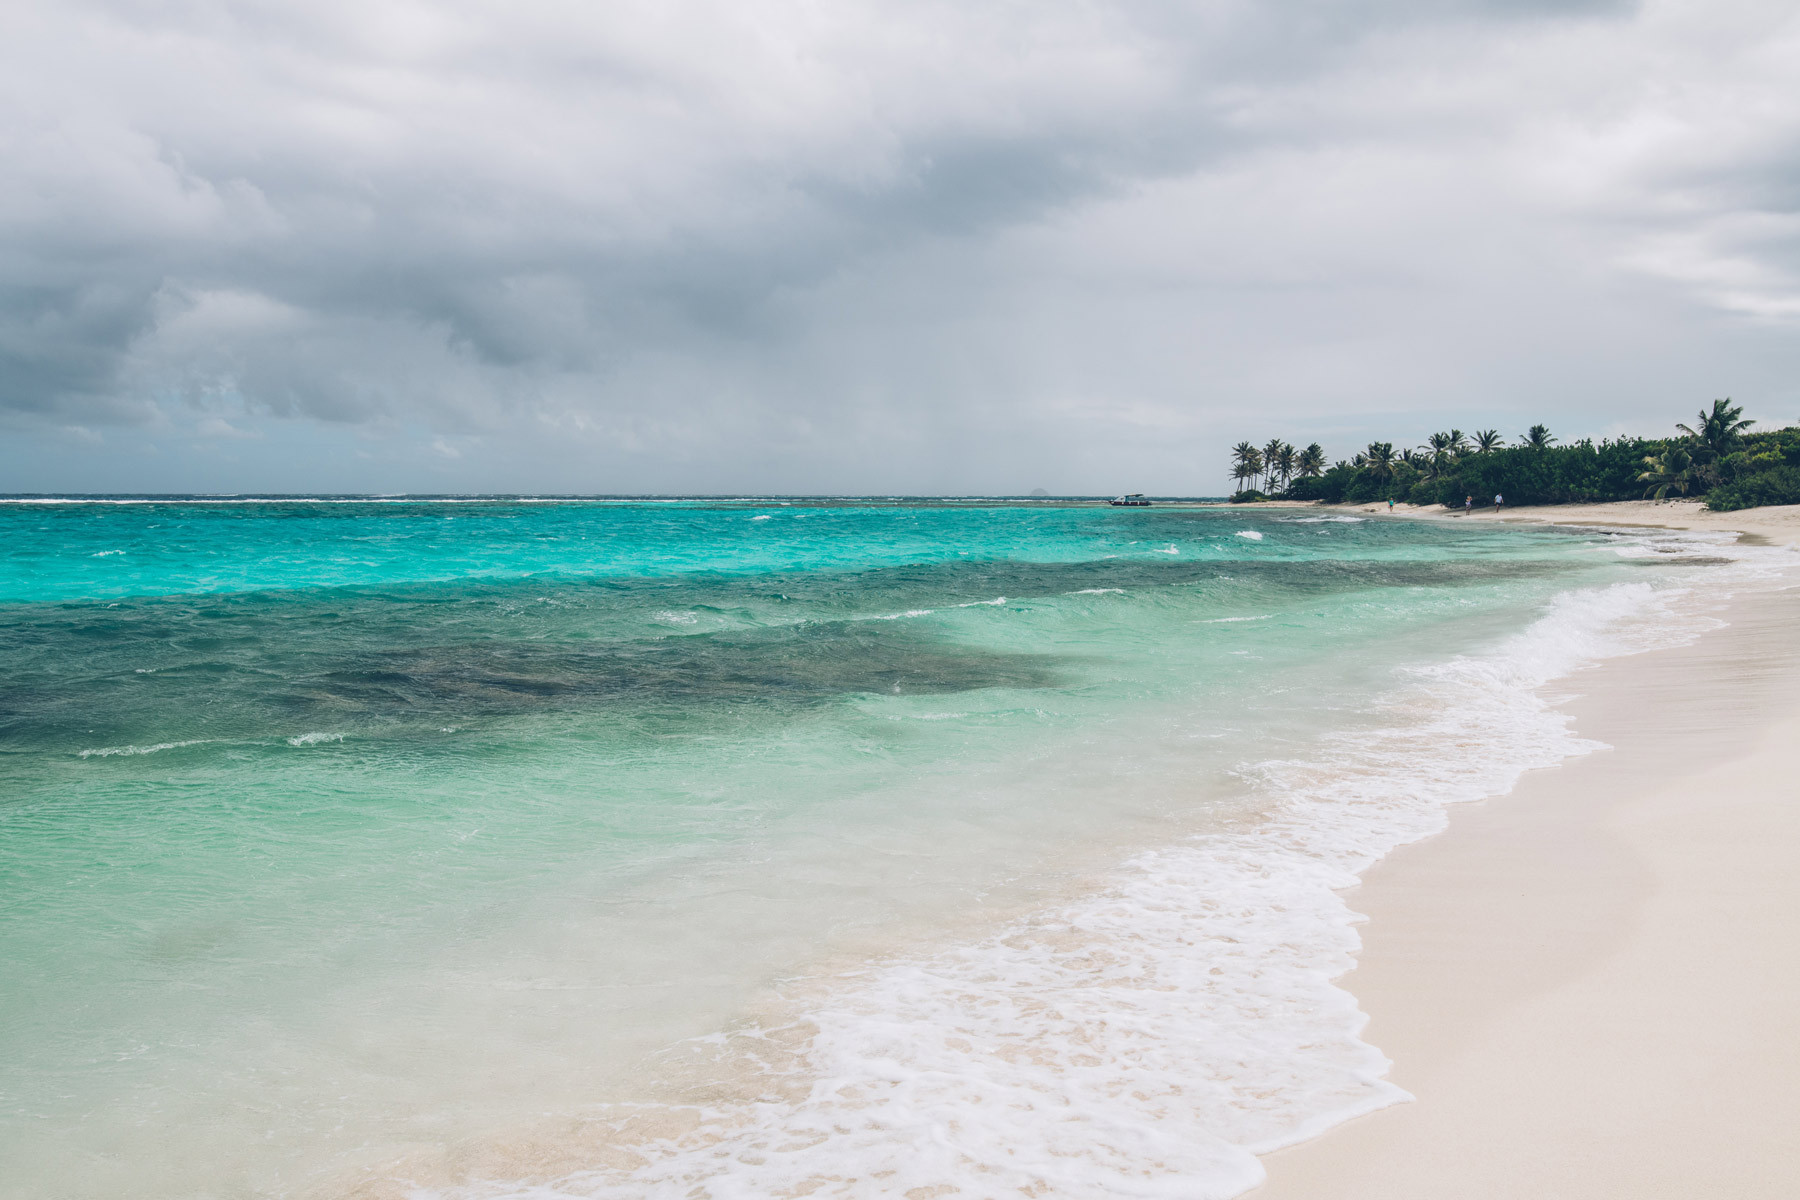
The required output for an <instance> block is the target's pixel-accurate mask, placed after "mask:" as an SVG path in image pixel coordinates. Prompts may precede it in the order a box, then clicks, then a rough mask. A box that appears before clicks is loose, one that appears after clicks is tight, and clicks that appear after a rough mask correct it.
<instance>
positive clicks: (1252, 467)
mask: <svg viewBox="0 0 1800 1200" xmlns="http://www.w3.org/2000/svg"><path fill="white" fill-rule="evenodd" d="M1262 469H1263V460H1262V451H1260V450H1258V449H1257V448H1256V447H1255V446H1252V445H1251V444H1250V443H1249V442H1239V443H1238V444H1237V445H1235V446H1233V447H1232V448H1231V477H1232V478H1233V479H1235V480H1237V482H1238V491H1240V492H1241V491H1243V490H1244V481H1245V480H1246V479H1254V478H1256V477H1257V476H1258V475H1261V474H1262Z"/></svg>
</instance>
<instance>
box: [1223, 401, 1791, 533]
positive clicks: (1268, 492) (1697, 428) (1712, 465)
mask: <svg viewBox="0 0 1800 1200" xmlns="http://www.w3.org/2000/svg"><path fill="white" fill-rule="evenodd" d="M1743 413H1744V410H1743V407H1742V406H1741V405H1734V404H1732V403H1731V401H1730V400H1729V399H1725V400H1715V401H1713V404H1712V408H1711V410H1710V411H1709V410H1706V409H1702V410H1701V411H1700V414H1699V417H1698V419H1697V421H1696V422H1695V424H1694V425H1692V426H1689V425H1685V424H1677V425H1676V426H1675V428H1676V430H1677V431H1678V433H1677V434H1676V435H1675V436H1673V437H1666V438H1616V439H1606V440H1602V441H1600V442H1598V443H1596V442H1594V441H1593V440H1592V439H1591V438H1583V439H1581V440H1580V441H1577V442H1574V443H1572V444H1570V445H1566V446H1559V445H1557V444H1556V441H1557V439H1556V438H1555V437H1554V436H1552V435H1551V433H1550V430H1549V429H1548V428H1547V427H1546V426H1543V425H1533V426H1532V427H1531V428H1530V429H1528V430H1526V431H1525V433H1523V434H1521V435H1520V436H1519V438H1518V441H1517V442H1516V443H1515V444H1513V445H1510V446H1509V445H1507V444H1506V440H1505V439H1504V438H1503V437H1501V435H1500V433H1499V432H1498V431H1497V430H1493V429H1484V430H1480V431H1479V432H1477V433H1475V434H1473V435H1470V434H1465V433H1464V432H1463V431H1462V430H1460V429H1451V430H1448V431H1446V432H1442V433H1434V434H1432V435H1431V436H1430V437H1429V438H1427V439H1426V441H1425V442H1424V444H1423V445H1420V446H1419V447H1417V448H1416V449H1406V450H1399V451H1396V450H1395V449H1394V444H1393V443H1392V442H1370V443H1369V444H1368V446H1367V447H1366V448H1365V449H1364V450H1363V451H1362V452H1360V453H1358V454H1357V455H1355V456H1354V457H1352V458H1350V459H1349V460H1348V461H1345V460H1339V461H1338V462H1336V463H1334V464H1332V465H1331V466H1330V467H1327V466H1326V465H1325V453H1324V450H1323V449H1322V448H1321V447H1320V446H1319V444H1318V443H1317V442H1314V443H1312V444H1311V445H1309V446H1307V447H1306V448H1305V449H1304V450H1300V449H1296V448H1295V447H1294V446H1293V445H1291V444H1290V443H1288V442H1285V441H1283V440H1281V439H1280V438H1274V439H1272V440H1271V441H1269V442H1268V443H1267V444H1266V445H1264V446H1261V447H1257V446H1255V445H1252V444H1251V443H1249V442H1239V443H1238V444H1237V445H1236V446H1233V447H1232V449H1231V477H1232V480H1233V481H1234V482H1235V483H1236V485H1237V487H1236V490H1235V491H1234V492H1233V493H1232V496H1231V501H1232V503H1234V504H1244V503H1254V502H1256V501H1259V500H1312V501H1320V502H1323V503H1326V504H1365V503H1368V502H1369V501H1383V500H1392V501H1394V502H1396V503H1407V504H1417V505H1443V506H1444V507H1446V508H1461V507H1463V505H1464V503H1465V502H1466V501H1467V500H1468V499H1470V498H1473V500H1474V501H1475V503H1476V504H1478V505H1479V504H1482V503H1492V501H1493V498H1494V497H1495V496H1505V497H1506V502H1507V503H1508V504H1584V503H1587V504H1591V503H1597V502H1601V501H1607V500H1638V499H1657V500H1662V499H1667V498H1669V497H1671V496H1688V497H1697V498H1698V497H1703V498H1704V499H1705V500H1706V505H1707V507H1708V508H1710V509H1712V510H1713V511H1715V512H1729V511H1732V510H1735V509H1740V508H1759V507H1762V506H1764V505H1770V504H1800V427H1795V426H1789V427H1787V428H1784V429H1778V430H1768V431H1764V432H1760V433H1753V432H1750V426H1751V425H1753V424H1755V422H1754V421H1747V420H1745V419H1744V416H1743Z"/></svg>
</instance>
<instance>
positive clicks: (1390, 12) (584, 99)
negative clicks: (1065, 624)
mask: <svg viewBox="0 0 1800 1200" xmlns="http://www.w3.org/2000/svg"><path fill="white" fill-rule="evenodd" d="M7 22H8V30H7V32H8V36H7V37H6V38H5V39H4V42H3V45H0V63H3V64H4V66H5V70H4V72H3V73H0V105H3V111H0V122H3V125H0V135H3V141H0V156H3V161H4V163H5V166H6V172H7V177H8V181H9V186H8V187H7V188H6V189H5V190H4V194H3V195H0V263H3V264H4V272H3V274H0V289H3V291H0V422H4V425H5V428H6V429H7V451H6V454H5V457H4V458H0V468H4V469H5V470H6V471H7V472H8V473H9V474H10V475H12V476H13V483H12V484H11V485H7V484H0V490H26V489H32V488H46V489H61V488H70V489H73V488H102V487H108V486H113V485H116V486H119V487H132V486H165V487H194V488H203V487H231V488H241V487H252V486H268V487H293V488H307V487H324V486H339V487H345V488H356V489H361V488H380V487H384V486H404V487H410V488H424V487H443V488H452V487H454V488H457V489H459V490H460V489H463V488H504V489H515V488H516V489H552V488H554V489H570V490H590V489H598V490H692V489H700V490H708V491H712V490H729V489H732V488H739V487H746V488H747V487H756V488H780V489H784V490H861V489H862V488H865V487H867V488H881V489H884V490H887V489H899V490H917V491H925V490H986V489H1001V490H1004V489H1009V488H1019V489H1024V488H1029V487H1032V486H1048V487H1051V488H1052V489H1054V490H1059V491H1060V490H1089V489H1095V488H1105V487H1109V486H1113V485H1114V481H1115V480H1116V481H1118V483H1119V484H1121V485H1122V484H1125V483H1132V484H1136V485H1139V486H1145V487H1152V488H1160V489H1166V490H1174V491H1194V490H1201V491H1204V490H1212V489H1215V488H1216V486H1217V482H1218V481H1217V479H1215V478H1214V476H1217V474H1218V470H1217V467H1216V464H1213V463H1212V459H1216V458H1217V457H1218V455H1217V445H1218V443H1219V442H1220V441H1224V440H1235V439H1236V438H1238V437H1244V436H1268V435H1269V434H1272V433H1276V432H1282V433H1285V434H1286V435H1287V436H1288V437H1289V438H1290V439H1294V440H1297V439H1299V438H1301V437H1305V438H1306V439H1307V440H1312V439H1313V438H1315V437H1316V438H1319V439H1321V440H1324V441H1326V442H1327V444H1328V446H1330V447H1332V448H1334V449H1340V450H1347V449H1348V448H1349V446H1350V445H1351V444H1353V443H1354V442H1355V441H1356V440H1358V439H1361V438H1364V437H1366V436H1369V435H1373V434H1375V433H1381V434H1382V435H1384V436H1388V437H1400V438H1404V437H1407V436H1413V435H1420V434H1422V433H1424V432H1426V428H1425V426H1427V425H1434V424H1441V423H1448V422H1449V421H1451V420H1456V421H1458V422H1459V423H1461V424H1463V425H1464V427H1471V426H1473V425H1475V424H1495V423H1498V424H1501V425H1502V426H1503V427H1510V424H1511V423H1516V422H1525V421H1529V420H1537V419H1550V420H1552V421H1553V422H1554V423H1557V424H1558V425H1559V426H1561V427H1564V428H1569V429H1570V430H1571V432H1589V433H1606V432H1612V431H1617V430H1623V429H1632V430H1639V429H1652V428H1662V427H1663V426H1665V425H1666V424H1667V423H1668V422H1669V421H1672V420H1674V419H1676V418H1677V417H1679V416H1681V415H1684V414H1686V413H1687V412H1688V410H1689V409H1691V408H1693V407H1696V406H1697V405H1698V403H1699V402H1700V401H1702V400H1704V399H1706V398H1709V397H1710V396H1712V395H1723V394H1726V393H1728V392H1729V393H1732V394H1734V395H1736V396H1738V398H1740V399H1742V400H1745V401H1747V402H1749V403H1750V404H1751V407H1752V410H1753V412H1754V413H1756V415H1760V416H1763V417H1764V418H1765V419H1775V420H1780V419H1784V418H1791V417H1792V416H1794V415H1796V414H1797V413H1800V369H1797V368H1800V351H1797V349H1796V341H1797V339H1796V334H1797V333H1800V82H1797V81H1800V21H1797V19H1796V17H1795V15H1794V14H1793V11H1792V9H1791V7H1790V6H1785V5H1780V4H1773V3H1747V2H1732V0H1728V2H1726V3H1708V4H1701V3H1690V2H1683V3H1651V4H1644V5H1638V6H1628V5H1618V4H1600V5H1559V4H1539V5H1517V4H1508V5H1498V4H1495V5H1480V4H1472V3H1470V4H1453V3H1437V4H1401V3H1385V4H1380V3H1377V4H1365V5H1356V4H1343V3H1316V4H1310V5H1309V4H1299V5H1284V6H1280V8H1279V11H1276V10H1275V8H1274V7H1273V6H1267V5H1253V4H1249V3H1241V4H1240V3H1214V4H1197V5H1180V6H1177V5H1169V4H1148V3H1103V2H1102V3H1085V4H1043V5H1001V4H992V5H982V4H954V5H953V4H929V3H925V4H907V5H899V4H892V3H867V2H864V3H841V4H836V5H816V4H810V3H798V2H795V3H782V2H771V0H749V2H744V3H734V4H725V3H717V4H713V3H695V2H680V0H676V2H664V3H657V4H648V3H644V4H618V5H605V6H578V5H567V4H553V3H530V2H526V3H518V2H514V3H508V4H504V5H503V4H499V3H487V2H481V3H476V2H467V0H465V2H463V3H433V4H423V3H418V4H404V3H377V4H368V3H360V4H350V3H332V2H328V0H327V2H321V3H314V4H308V5H293V4H273V3H263V4H257V3H235V4H234V3H217V2H214V3H200V2H195V3H189V4H179V3H177V4H166V3H164V4H128V3H114V4H105V3H80V2H64V3H58V4H54V5H52V4H48V3H35V4H34V3H27V4H26V5H24V6H23V7H22V9H15V11H14V13H13V15H11V16H9V17H8V18H7ZM1415 427H1416V428H1415Z"/></svg>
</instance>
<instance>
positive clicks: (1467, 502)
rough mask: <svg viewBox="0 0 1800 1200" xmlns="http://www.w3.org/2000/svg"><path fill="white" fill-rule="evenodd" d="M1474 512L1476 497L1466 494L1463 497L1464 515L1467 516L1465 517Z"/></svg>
mask: <svg viewBox="0 0 1800 1200" xmlns="http://www.w3.org/2000/svg"><path fill="white" fill-rule="evenodd" d="M1474 512H1475V497H1473V496H1464V497H1463V516H1465V517H1467V516H1470V515H1472V514H1473V513H1474Z"/></svg>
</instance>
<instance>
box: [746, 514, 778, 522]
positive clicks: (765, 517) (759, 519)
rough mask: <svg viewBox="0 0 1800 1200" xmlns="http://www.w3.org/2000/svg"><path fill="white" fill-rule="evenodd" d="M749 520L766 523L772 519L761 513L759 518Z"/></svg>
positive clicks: (768, 515)
mask: <svg viewBox="0 0 1800 1200" xmlns="http://www.w3.org/2000/svg"><path fill="white" fill-rule="evenodd" d="M750 519H751V520H752V521H768V520H772V519H773V517H771V515H770V514H768V513H763V514H762V515H761V516H760V517H751V518H750Z"/></svg>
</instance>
